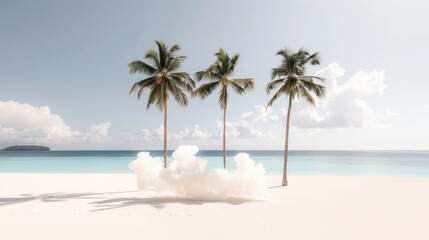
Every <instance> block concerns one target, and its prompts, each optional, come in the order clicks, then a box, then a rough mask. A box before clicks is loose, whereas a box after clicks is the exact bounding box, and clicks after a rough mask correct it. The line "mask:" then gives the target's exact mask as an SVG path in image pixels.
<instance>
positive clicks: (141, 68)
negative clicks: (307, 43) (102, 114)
mask: <svg viewBox="0 0 429 240" xmlns="http://www.w3.org/2000/svg"><path fill="white" fill-rule="evenodd" d="M155 42H156V45H157V46H158V52H157V51H156V50H149V51H148V52H147V53H146V56H145V59H147V60H148V61H149V64H148V63H145V62H142V61H139V60H137V61H133V62H131V63H130V64H129V65H128V66H129V68H130V74H134V73H141V74H144V75H146V77H147V78H145V79H143V80H140V81H138V82H136V83H134V84H133V86H132V87H131V90H130V94H131V93H133V92H135V91H137V98H138V99H140V98H141V96H142V94H143V91H144V90H145V89H148V90H149V98H148V101H147V105H146V108H147V109H149V108H150V106H151V105H152V104H155V105H156V106H157V107H158V109H159V110H160V111H164V168H167V101H168V99H169V97H170V95H172V96H173V97H174V100H176V102H177V103H179V105H181V106H186V105H187V104H188V97H187V96H186V94H185V91H187V92H190V93H191V92H192V90H193V89H194V88H195V82H194V80H192V79H191V77H190V76H189V74H188V73H186V72H179V71H178V70H179V68H180V65H181V64H182V62H183V60H184V59H185V58H186V57H185V56H177V57H176V56H175V53H176V52H177V51H178V50H180V47H179V45H174V46H173V47H171V48H170V49H169V48H168V47H167V46H166V45H165V44H164V43H163V42H162V41H155Z"/></svg>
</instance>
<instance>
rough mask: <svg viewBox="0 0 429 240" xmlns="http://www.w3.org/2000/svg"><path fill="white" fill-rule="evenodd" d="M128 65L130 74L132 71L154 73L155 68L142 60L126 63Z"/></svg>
mask: <svg viewBox="0 0 429 240" xmlns="http://www.w3.org/2000/svg"><path fill="white" fill-rule="evenodd" d="M128 67H129V69H130V74H134V73H143V74H148V75H150V74H154V73H156V69H155V68H154V67H152V66H150V65H148V64H146V63H144V62H142V61H139V60H137V61H133V62H131V63H130V64H128Z"/></svg>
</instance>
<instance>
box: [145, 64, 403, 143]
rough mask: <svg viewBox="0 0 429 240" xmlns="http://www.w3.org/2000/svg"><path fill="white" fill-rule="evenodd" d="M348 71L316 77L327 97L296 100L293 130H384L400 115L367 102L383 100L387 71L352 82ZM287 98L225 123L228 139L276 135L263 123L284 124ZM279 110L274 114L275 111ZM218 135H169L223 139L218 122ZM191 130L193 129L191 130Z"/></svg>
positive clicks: (333, 67)
mask: <svg viewBox="0 0 429 240" xmlns="http://www.w3.org/2000/svg"><path fill="white" fill-rule="evenodd" d="M344 73H345V70H344V69H343V68H342V67H340V66H339V65H338V64H337V63H331V64H329V65H328V66H326V67H324V68H322V69H321V70H319V71H318V72H317V73H316V74H315V75H317V76H320V77H323V78H325V79H326V81H325V82H324V83H322V84H323V85H324V86H326V89H327V95H326V97H325V98H321V99H317V98H316V99H317V100H316V106H312V105H310V104H308V103H307V102H305V101H304V100H302V99H301V100H299V101H295V102H294V103H293V105H292V127H293V128H294V129H304V130H305V129H333V128H364V127H385V126H387V125H388V124H387V123H386V122H385V119H388V118H389V117H392V116H395V115H397V113H393V112H391V111H389V110H384V112H380V111H376V110H375V109H374V108H373V107H372V106H371V105H370V104H369V102H368V100H367V99H368V98H370V97H381V96H382V95H383V94H384V91H385V89H386V88H387V85H386V84H385V74H384V71H371V72H363V71H359V72H356V73H355V74H353V75H352V76H351V77H350V78H349V79H341V78H342V77H344ZM286 104H287V99H286V98H285V101H284V104H283V105H282V104H281V103H275V104H274V106H273V108H267V107H266V106H265V105H255V106H254V108H253V109H252V110H251V111H247V112H244V113H243V114H241V115H240V117H239V118H237V119H232V120H227V121H226V135H227V137H228V138H269V137H271V136H272V135H273V134H272V132H271V131H269V130H261V129H260V125H261V124H267V123H272V124H276V125H282V126H283V125H284V123H285V118H286V111H287V110H286V108H285V106H286ZM274 108H277V109H278V110H276V111H274V110H273V109H274ZM216 126H217V128H218V133H207V132H204V131H202V130H201V129H200V127H199V126H198V125H194V126H193V128H188V127H186V128H185V129H184V130H180V131H178V132H171V133H168V138H169V139H172V140H183V139H214V138H220V137H222V128H223V122H222V121H219V120H218V121H216ZM191 129H192V130H191ZM163 131H164V129H163V127H162V126H160V127H159V128H157V129H155V130H153V131H150V130H148V129H143V130H142V134H141V135H142V136H141V137H140V140H146V141H152V140H155V139H159V140H161V139H162V138H163Z"/></svg>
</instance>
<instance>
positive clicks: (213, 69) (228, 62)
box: [192, 48, 254, 168]
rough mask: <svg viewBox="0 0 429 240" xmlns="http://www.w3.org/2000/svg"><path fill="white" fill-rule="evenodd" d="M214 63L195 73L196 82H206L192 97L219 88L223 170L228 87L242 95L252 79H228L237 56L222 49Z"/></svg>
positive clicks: (251, 87)
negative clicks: (221, 116)
mask: <svg viewBox="0 0 429 240" xmlns="http://www.w3.org/2000/svg"><path fill="white" fill-rule="evenodd" d="M214 56H215V57H216V61H215V62H214V63H213V64H211V65H210V66H209V67H208V68H207V69H206V70H204V71H199V72H197V73H195V78H196V80H197V81H201V80H202V79H206V80H207V81H208V82H206V83H203V84H201V86H200V87H198V88H197V89H196V90H195V91H194V92H193V93H192V96H193V97H195V96H199V97H201V99H205V98H206V97H207V96H208V95H210V94H211V93H212V92H213V91H214V89H215V88H217V87H218V86H219V87H220V91H219V101H218V102H219V105H220V108H221V109H223V168H226V133H225V127H226V125H225V124H226V121H225V120H226V106H227V103H228V86H231V87H232V89H233V90H234V91H235V92H237V93H238V94H244V93H245V92H246V90H248V89H249V90H252V89H253V88H254V84H253V79H252V78H239V79H229V76H231V75H232V74H233V72H234V69H235V66H236V64H237V61H238V58H239V57H240V55H239V54H235V55H234V56H232V57H229V56H228V53H227V52H225V50H223V49H222V48H221V49H220V50H219V51H218V52H217V53H215V54H214Z"/></svg>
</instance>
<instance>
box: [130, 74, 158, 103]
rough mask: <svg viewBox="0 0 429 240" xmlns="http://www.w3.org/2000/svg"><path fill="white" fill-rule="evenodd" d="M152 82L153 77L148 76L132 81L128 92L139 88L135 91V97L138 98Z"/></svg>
mask: <svg viewBox="0 0 429 240" xmlns="http://www.w3.org/2000/svg"><path fill="white" fill-rule="evenodd" d="M153 84H155V77H148V78H146V79H143V80H141V81H138V82H136V83H134V84H133V86H132V87H131V89H130V92H129V93H128V94H131V93H133V92H134V91H137V90H139V91H138V93H137V99H140V97H141V94H142V92H143V90H144V89H145V88H147V87H151V86H152V85H153Z"/></svg>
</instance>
